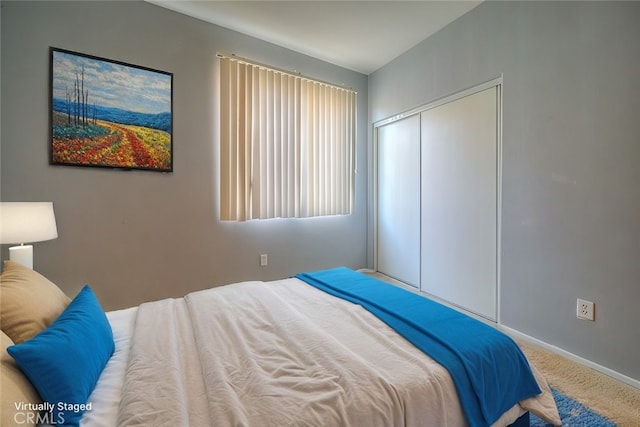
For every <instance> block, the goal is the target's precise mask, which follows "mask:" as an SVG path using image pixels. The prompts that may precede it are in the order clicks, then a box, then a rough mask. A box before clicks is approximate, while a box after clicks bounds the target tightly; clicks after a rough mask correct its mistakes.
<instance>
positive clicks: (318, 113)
mask: <svg viewBox="0 0 640 427" xmlns="http://www.w3.org/2000/svg"><path fill="white" fill-rule="evenodd" d="M355 108H356V93H355V92H354V91H352V90H349V89H344V88H340V87H336V86H333V85H330V84H327V83H324V82H319V81H315V80H312V79H309V78H306V77H302V76H299V75H294V74H290V73H287V72H283V71H281V70H277V69H272V68H269V67H266V66H264V65H262V64H256V63H251V62H248V61H245V60H241V59H238V58H235V57H226V56H222V57H221V58H220V211H221V212H220V213H221V215H220V216H221V219H222V220H239V221H243V220H249V219H257V218H276V217H283V218H289V217H310V216H322V215H342V214H350V213H351V210H352V206H353V193H354V176H353V175H354V166H355V156H354V146H355Z"/></svg>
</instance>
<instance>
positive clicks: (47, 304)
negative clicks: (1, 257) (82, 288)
mask: <svg viewBox="0 0 640 427" xmlns="http://www.w3.org/2000/svg"><path fill="white" fill-rule="evenodd" d="M70 302H71V300H70V299H69V297H67V296H66V295H65V294H64V293H63V292H62V291H61V290H60V289H59V288H58V287H57V286H56V285H54V284H53V283H51V282H50V281H49V280H47V278H45V277H44V276H42V275H40V274H39V273H37V272H36V271H34V270H32V269H30V268H28V267H25V266H23V265H22V264H19V263H17V262H13V261H5V262H4V268H3V270H2V274H1V275H0V327H2V330H3V331H4V333H5V334H7V335H8V336H9V338H11V340H12V341H13V342H14V343H16V344H19V343H21V342H23V341H26V340H28V339H29V338H33V337H34V336H35V335H37V334H38V333H39V332H40V331H42V330H44V329H45V328H47V327H48V326H49V325H51V323H53V321H54V320H56V319H57V318H58V316H60V314H61V313H62V312H63V311H64V309H65V308H66V307H67V305H69V303H70Z"/></svg>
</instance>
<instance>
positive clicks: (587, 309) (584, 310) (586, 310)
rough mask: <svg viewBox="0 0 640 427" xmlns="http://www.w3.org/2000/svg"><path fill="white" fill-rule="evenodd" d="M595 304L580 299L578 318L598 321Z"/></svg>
mask: <svg viewBox="0 0 640 427" xmlns="http://www.w3.org/2000/svg"><path fill="white" fill-rule="evenodd" d="M595 314H596V313H595V304H594V303H592V302H591V301H587V300H584V299H580V298H578V305H577V307H576V316H577V317H578V319H583V320H596V316H595Z"/></svg>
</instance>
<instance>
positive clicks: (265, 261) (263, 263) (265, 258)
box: [260, 254, 269, 267]
mask: <svg viewBox="0 0 640 427" xmlns="http://www.w3.org/2000/svg"><path fill="white" fill-rule="evenodd" d="M268 264H269V257H268V256H267V254H262V255H260V267H265V266H267V265H268Z"/></svg>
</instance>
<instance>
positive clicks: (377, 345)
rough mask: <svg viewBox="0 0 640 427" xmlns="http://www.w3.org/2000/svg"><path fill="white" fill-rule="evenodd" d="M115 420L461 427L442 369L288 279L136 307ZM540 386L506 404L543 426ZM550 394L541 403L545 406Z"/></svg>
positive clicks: (344, 306)
mask: <svg viewBox="0 0 640 427" xmlns="http://www.w3.org/2000/svg"><path fill="white" fill-rule="evenodd" d="M132 344H133V345H132V347H131V349H130V355H129V364H128V367H127V372H126V376H125V383H124V386H123V391H122V400H121V402H120V413H119V420H118V423H119V425H123V426H132V425H144V426H151V425H153V426H160V425H166V426H216V427H218V426H261V427H262V426H278V427H281V426H368V427H373V426H384V427H388V426H434V427H435V426H437V427H442V426H464V425H466V422H465V420H464V416H463V413H462V410H461V408H460V404H459V402H458V398H457V395H456V391H455V388H454V385H453V383H452V381H451V378H450V376H449V374H448V372H447V371H446V370H445V369H444V368H443V367H441V366H440V365H439V364H437V363H436V362H434V361H433V360H432V359H431V358H429V357H428V356H426V355H425V354H423V353H422V352H421V351H420V350H418V349H416V348H415V347H414V346H413V345H411V344H410V343H408V342H407V341H406V340H405V339H404V338H402V337H400V336H399V335H398V334H397V333H395V332H394V331H393V330H392V329H390V328H389V327H388V326H387V325H386V324H384V323H382V322H381V321H380V320H378V319H377V318H376V317H375V316H373V315H372V314H370V313H369V312H367V311H366V310H364V309H362V308H361V307H360V306H357V305H354V304H352V303H349V302H346V301H343V300H341V299H338V298H335V297H333V296H330V295H328V294H325V293H324V292H322V291H319V290H317V289H315V288H312V287H310V286H308V285H306V284H305V283H303V282H302V281H299V280H298V279H286V280H281V281H274V282H244V283H238V284H234V285H228V286H224V287H220V288H214V289H210V290H206V291H200V292H195V293H191V294H189V295H187V296H186V297H184V298H182V299H171V300H163V301H158V302H154V303H148V304H143V305H141V306H140V307H139V309H138V314H137V321H136V326H135V330H134V336H133V339H132ZM540 381H542V382H543V383H542V384H541V388H543V390H546V392H545V393H543V395H541V396H540V397H538V398H536V399H528V400H527V401H526V402H522V405H516V406H514V407H513V408H512V409H511V410H510V411H508V412H507V413H506V414H505V415H504V416H503V417H502V418H501V419H500V420H499V421H498V423H496V424H497V425H507V424H510V423H512V422H513V421H514V420H515V419H517V418H518V417H519V416H520V415H521V414H522V413H524V409H527V410H532V411H534V412H536V413H538V414H539V415H542V416H543V417H545V418H547V419H549V420H551V421H553V420H556V419H557V410H556V408H555V404H554V403H553V398H552V397H551V394H550V393H549V392H548V388H547V386H546V383H544V380H542V379H541V380H540ZM549 399H550V400H549Z"/></svg>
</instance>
